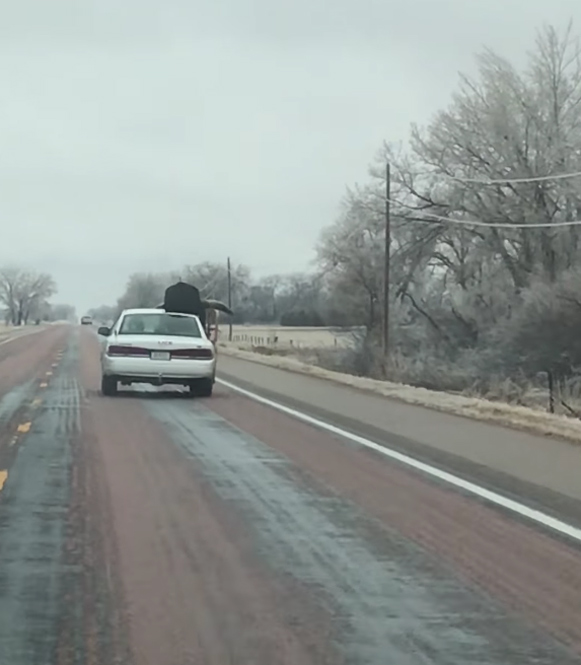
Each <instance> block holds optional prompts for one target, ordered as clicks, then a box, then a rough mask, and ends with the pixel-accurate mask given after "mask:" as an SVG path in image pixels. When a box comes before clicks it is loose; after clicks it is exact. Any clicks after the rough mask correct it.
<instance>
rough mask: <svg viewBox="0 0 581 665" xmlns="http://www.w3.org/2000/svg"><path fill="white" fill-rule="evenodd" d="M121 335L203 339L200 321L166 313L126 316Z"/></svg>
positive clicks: (122, 323) (120, 330)
mask: <svg viewBox="0 0 581 665" xmlns="http://www.w3.org/2000/svg"><path fill="white" fill-rule="evenodd" d="M119 334H120V335H177V336H179V337H202V331H201V328H200V324H199V323H198V320H197V319H195V318H193V317H191V316H183V315H181V314H166V313H165V312H160V313H159V314H158V313H153V312H152V313H146V314H126V315H125V316H124V317H123V321H121V327H120V328H119Z"/></svg>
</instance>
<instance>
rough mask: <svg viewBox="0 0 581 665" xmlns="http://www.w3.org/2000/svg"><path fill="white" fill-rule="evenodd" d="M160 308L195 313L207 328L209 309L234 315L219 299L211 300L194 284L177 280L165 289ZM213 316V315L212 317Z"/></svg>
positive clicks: (167, 310)
mask: <svg viewBox="0 0 581 665" xmlns="http://www.w3.org/2000/svg"><path fill="white" fill-rule="evenodd" d="M158 309H164V310H165V311H166V312H175V313H177V314H195V315H196V316H197V317H198V318H199V319H200V321H201V323H202V325H203V326H204V328H206V322H207V321H206V319H207V313H209V312H208V310H214V311H218V312H225V313H226V314H230V315H232V310H231V309H230V308H229V307H227V306H226V305H225V304H224V303H222V302H219V301H218V300H209V299H204V298H201V297H200V291H199V289H197V288H196V287H195V286H193V284H187V283H186V282H177V283H176V284H172V286H168V288H167V289H166V290H165V294H164V298H163V303H162V304H161V305H158ZM212 318H213V317H212Z"/></svg>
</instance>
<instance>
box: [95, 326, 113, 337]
mask: <svg viewBox="0 0 581 665" xmlns="http://www.w3.org/2000/svg"><path fill="white" fill-rule="evenodd" d="M97 334H98V335H102V336H103V337H109V335H110V334H111V328H108V327H107V326H101V327H100V328H99V330H97Z"/></svg>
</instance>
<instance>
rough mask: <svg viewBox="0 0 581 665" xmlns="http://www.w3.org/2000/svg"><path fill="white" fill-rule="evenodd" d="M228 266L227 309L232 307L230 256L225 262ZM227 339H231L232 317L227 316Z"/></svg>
mask: <svg viewBox="0 0 581 665" xmlns="http://www.w3.org/2000/svg"><path fill="white" fill-rule="evenodd" d="M226 266H227V268H228V309H230V310H231V309H232V270H231V267H230V257H228V261H227V263H226ZM228 341H229V342H231V341H232V317H231V316H230V317H228Z"/></svg>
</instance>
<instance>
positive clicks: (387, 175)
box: [382, 162, 391, 369]
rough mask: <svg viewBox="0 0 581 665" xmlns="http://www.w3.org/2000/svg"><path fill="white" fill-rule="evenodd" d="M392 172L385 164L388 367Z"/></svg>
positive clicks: (385, 355)
mask: <svg viewBox="0 0 581 665" xmlns="http://www.w3.org/2000/svg"><path fill="white" fill-rule="evenodd" d="M390 203H391V173H390V164H389V162H387V164H386V166H385V252H384V265H383V331H382V332H383V359H384V362H385V366H386V369H387V360H388V358H389V284H390V279H389V273H390V251H391V219H390Z"/></svg>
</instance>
